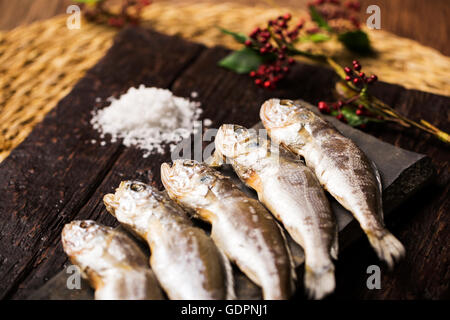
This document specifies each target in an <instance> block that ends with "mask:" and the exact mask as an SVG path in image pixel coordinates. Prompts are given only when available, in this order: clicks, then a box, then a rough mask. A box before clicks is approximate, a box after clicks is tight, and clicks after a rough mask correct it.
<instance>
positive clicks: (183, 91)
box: [34, 48, 427, 298]
mask: <svg viewBox="0 0 450 320" xmlns="http://www.w3.org/2000/svg"><path fill="white" fill-rule="evenodd" d="M227 52H228V51H227V50H225V49H223V48H213V49H209V50H205V51H203V52H202V54H201V56H200V57H199V58H198V59H197V60H196V61H195V63H193V64H192V65H190V66H189V67H188V68H187V69H186V70H184V72H183V73H182V74H181V76H180V77H179V78H178V79H177V80H176V81H175V82H174V84H173V86H172V87H171V89H172V91H173V92H174V93H175V94H176V95H179V96H187V97H188V96H190V94H191V92H193V91H196V92H198V93H199V98H198V99H199V100H201V101H202V103H203V106H202V107H203V109H204V114H203V117H209V118H212V119H213V120H214V122H215V124H216V125H219V124H221V123H224V122H230V123H241V124H243V125H246V126H251V125H252V124H254V123H255V121H257V120H258V111H259V106H260V104H261V103H262V101H264V99H266V98H267V97H269V96H272V95H277V96H283V97H295V96H297V95H298V94H299V92H298V90H294V89H293V88H291V87H289V86H288V87H286V88H285V89H283V91H279V92H277V93H274V92H267V91H265V90H261V89H257V88H256V87H255V86H254V85H253V84H252V83H251V80H250V79H249V78H248V77H246V76H236V75H235V74H233V73H231V72H228V71H226V70H224V69H222V68H219V67H217V66H216V62H217V61H218V60H219V59H220V58H221V57H223V56H224V55H225V54H227ZM324 74H325V76H324ZM291 80H292V81H290V82H289V83H291V84H293V85H294V86H295V87H294V88H302V89H303V90H304V93H305V95H306V94H307V93H311V92H317V90H314V84H316V85H317V84H320V83H324V82H330V83H324V84H323V85H328V87H329V86H330V85H331V81H332V73H331V72H330V71H329V70H327V69H323V68H319V69H318V68H317V67H310V66H304V65H299V66H298V67H297V68H296V69H295V70H294V72H293V74H292V79H291ZM311 84H313V85H311ZM300 94H301V93H300ZM309 98H310V99H314V97H313V96H309ZM218 107H220V109H218ZM337 125H338V126H339V125H341V126H342V124H340V123H337ZM342 129H343V130H347V131H349V133H348V134H350V135H352V134H353V136H356V135H357V133H355V132H354V130H353V129H351V128H348V127H346V126H343V127H342ZM367 139H369V140H370V137H367ZM362 140H364V139H362ZM372 140H375V139H372ZM372 140H371V141H372ZM360 143H361V141H360ZM374 143H376V142H374ZM378 143H379V144H380V145H381V146H380V148H384V149H386V152H387V150H390V148H391V147H390V146H383V143H381V142H378ZM407 154H408V152H406V155H405V157H406V158H408V155H407ZM372 156H373V157H375V158H376V157H377V155H376V154H374V155H372ZM417 159H420V156H418V157H417ZM394 160H395V159H394ZM163 161H170V156H169V155H165V156H160V155H154V156H151V157H150V158H147V159H144V158H142V154H141V152H139V151H137V150H135V149H133V148H129V149H127V150H125V151H124V152H123V153H122V154H121V155H120V156H119V158H118V160H117V161H116V162H115V164H114V166H113V167H112V168H111V171H110V173H108V174H107V176H106V177H105V179H104V181H103V182H102V183H101V185H100V186H99V188H98V189H97V191H96V192H95V194H93V196H92V198H91V199H90V200H89V201H88V202H87V204H86V205H85V206H84V207H83V208H82V210H81V211H80V214H79V215H78V218H95V219H98V220H100V221H102V222H103V223H107V224H109V223H112V221H113V220H112V219H111V217H110V216H109V214H108V213H107V212H106V211H105V209H104V206H103V204H102V197H103V195H104V194H105V193H108V192H111V191H113V190H114V188H115V187H116V186H117V185H118V184H119V182H120V181H121V180H124V179H135V178H139V179H142V180H144V181H147V177H146V176H147V175H148V173H151V175H152V177H153V179H152V181H153V183H154V184H155V186H157V187H158V188H162V185H161V183H160V179H159V165H160V163H161V162H163ZM377 162H378V163H379V165H380V167H382V169H383V171H384V172H386V177H385V178H386V179H387V180H386V181H385V182H386V183H387V185H389V184H391V183H392V182H393V180H394V174H393V173H390V172H389V170H388V168H389V166H387V167H386V166H384V167H383V164H382V163H380V162H381V161H380V160H379V159H378V160H377ZM397 162H398V161H397ZM395 167H396V168H399V163H396V165H395ZM136 168H139V169H140V170H139V172H136ZM389 173H390V174H389ZM422 177H427V175H422ZM425 179H426V178H425ZM402 199H404V197H403V198H402ZM392 208H393V205H392V206H391V209H392ZM341 210H342V209H341ZM355 231H357V232H355V234H357V235H361V232H360V230H359V229H358V228H355ZM347 233H348V232H347ZM349 242H350V241H349ZM58 253H59V254H54V255H53V256H52V257H50V258H49V262H48V267H43V269H44V270H46V271H47V272H48V273H47V274H46V277H50V276H52V273H51V272H54V271H53V270H54V267H59V266H60V265H62V263H64V261H65V260H66V258H65V255H64V253H63V252H62V250H61V248H60V246H59V248H58ZM50 261H51V262H50ZM50 266H51V267H50ZM59 270H60V269H59ZM235 275H236V277H237V279H238V280H237V281H236V282H237V284H238V286H237V289H238V294H239V296H240V297H244V298H257V297H260V292H259V290H258V288H257V287H256V286H255V285H253V284H252V283H251V282H249V281H248V279H246V278H245V277H244V276H243V275H242V273H240V272H238V271H237V270H235ZM59 278H67V275H66V274H65V273H64V272H61V273H60V275H59ZM34 281H39V279H34ZM61 283H64V281H62V280H61V281H52V282H50V283H49V284H48V285H46V286H45V288H44V289H45V290H47V289H49V288H52V289H53V290H54V289H56V288H55V287H54V286H55V285H57V284H61ZM60 292H61V293H60V297H61V296H63V297H64V294H72V293H71V292H70V291H68V290H64V288H60ZM40 294H41V296H40V297H42V294H44V297H45V293H42V292H40ZM34 297H39V295H37V296H36V295H35V296H34ZM66 297H69V296H66Z"/></svg>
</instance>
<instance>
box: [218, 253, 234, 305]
mask: <svg viewBox="0 0 450 320" xmlns="http://www.w3.org/2000/svg"><path fill="white" fill-rule="evenodd" d="M217 249H218V250H219V252H220V256H221V258H222V261H223V264H224V266H225V276H226V287H227V297H226V299H227V300H236V292H235V291H234V276H233V268H232V267H231V263H230V260H228V257H227V256H226V254H225V252H223V250H222V249H220V248H217Z"/></svg>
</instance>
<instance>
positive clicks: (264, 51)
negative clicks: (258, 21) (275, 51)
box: [259, 47, 267, 54]
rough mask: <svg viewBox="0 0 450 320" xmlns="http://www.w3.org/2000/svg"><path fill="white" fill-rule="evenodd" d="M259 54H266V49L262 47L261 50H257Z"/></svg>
mask: <svg viewBox="0 0 450 320" xmlns="http://www.w3.org/2000/svg"><path fill="white" fill-rule="evenodd" d="M259 52H261V53H262V54H264V53H266V52H267V48H265V47H262V48H261V49H259Z"/></svg>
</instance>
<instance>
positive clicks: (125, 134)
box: [91, 85, 202, 157]
mask: <svg viewBox="0 0 450 320" xmlns="http://www.w3.org/2000/svg"><path fill="white" fill-rule="evenodd" d="M108 101H110V102H111V104H110V105H109V106H108V107H105V108H103V109H99V110H96V111H93V117H92V120H91V124H92V126H93V128H94V129H96V130H98V131H99V132H100V134H101V138H102V139H104V138H105V135H106V134H110V135H111V142H116V141H117V139H123V142H122V143H123V144H124V145H125V146H127V147H129V146H136V147H137V148H139V149H142V150H143V152H144V154H143V156H144V157H148V156H149V155H150V154H152V153H163V152H164V148H163V146H164V145H167V144H168V145H170V151H173V150H174V148H175V146H176V144H177V143H178V142H180V141H181V140H183V138H187V137H189V136H190V135H191V134H192V133H196V132H197V130H198V127H199V126H200V124H201V123H200V122H199V121H197V120H198V119H199V117H200V114H201V112H202V109H200V108H199V107H200V103H199V102H194V101H190V100H188V99H185V98H181V97H176V96H174V95H173V94H172V92H171V91H170V90H166V89H160V88H147V87H145V86H144V85H141V86H140V87H139V88H137V89H136V88H130V89H129V90H128V92H127V93H125V94H123V95H122V96H120V98H119V99H115V98H113V97H111V98H108ZM101 144H102V145H104V144H105V142H104V141H102V142H101Z"/></svg>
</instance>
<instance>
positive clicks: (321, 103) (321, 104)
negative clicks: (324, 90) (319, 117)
mask: <svg viewBox="0 0 450 320" xmlns="http://www.w3.org/2000/svg"><path fill="white" fill-rule="evenodd" d="M317 107H318V108H319V111H321V112H325V111H326V110H327V109H329V108H328V104H327V103H326V102H325V101H319V103H318V104H317Z"/></svg>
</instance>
